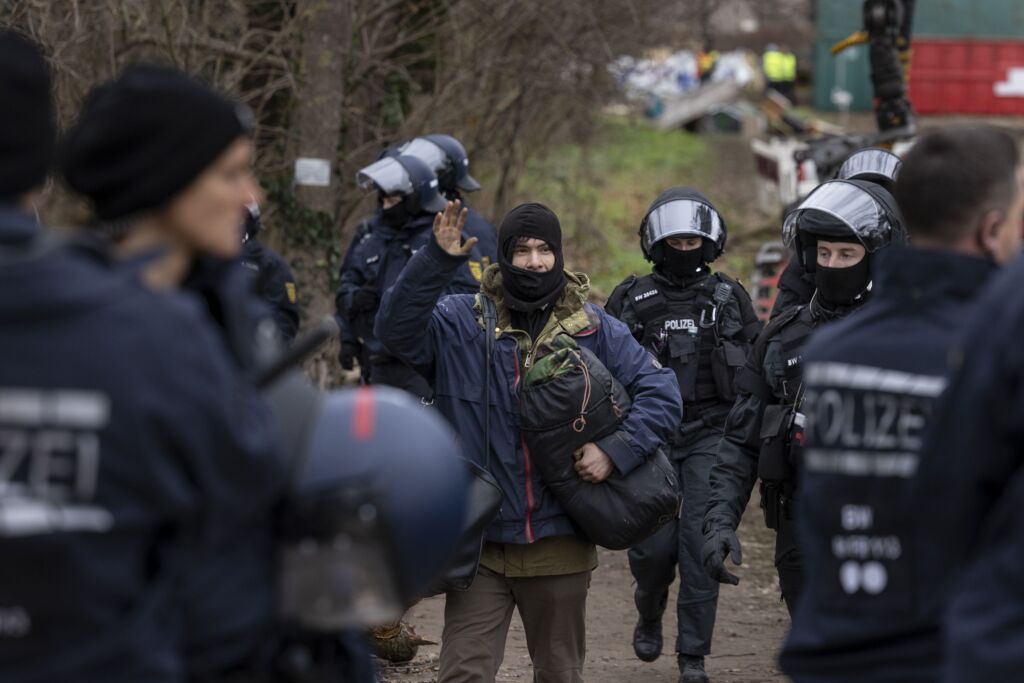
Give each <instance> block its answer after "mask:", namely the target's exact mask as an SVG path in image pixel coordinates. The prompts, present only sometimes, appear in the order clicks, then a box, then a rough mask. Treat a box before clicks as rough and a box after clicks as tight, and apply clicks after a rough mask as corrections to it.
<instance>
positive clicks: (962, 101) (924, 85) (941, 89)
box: [910, 38, 1024, 116]
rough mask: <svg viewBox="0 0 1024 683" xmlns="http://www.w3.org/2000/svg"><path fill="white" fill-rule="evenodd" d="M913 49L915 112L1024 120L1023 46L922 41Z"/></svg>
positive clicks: (1002, 42) (1019, 43)
mask: <svg viewBox="0 0 1024 683" xmlns="http://www.w3.org/2000/svg"><path fill="white" fill-rule="evenodd" d="M913 45H914V53H913V58H912V61H911V67H910V101H911V103H912V104H913V106H914V111H916V112H917V113H919V114H993V115H1000V116H1014V115H1017V116H1024V41H1014V40H979V39H974V40H964V39H944V38H923V39H917V40H914V43H913Z"/></svg>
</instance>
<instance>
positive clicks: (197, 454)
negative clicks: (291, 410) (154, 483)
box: [140, 320, 287, 543]
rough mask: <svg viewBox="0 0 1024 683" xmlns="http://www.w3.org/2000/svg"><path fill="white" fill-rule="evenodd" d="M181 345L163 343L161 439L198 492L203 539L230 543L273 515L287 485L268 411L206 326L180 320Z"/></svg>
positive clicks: (158, 406)
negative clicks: (260, 518) (251, 522)
mask: <svg viewBox="0 0 1024 683" xmlns="http://www.w3.org/2000/svg"><path fill="white" fill-rule="evenodd" d="M180 323H181V324H180V325H179V326H178V331H179V332H181V334H180V339H181V340H182V341H181V342H180V343H176V344H168V343H167V340H166V339H164V340H162V341H161V343H159V344H155V345H154V348H160V349H161V352H162V355H161V357H160V358H159V359H158V360H157V367H156V368H155V371H156V372H158V373H159V377H158V381H157V382H155V383H154V384H155V386H154V388H157V387H159V395H156V394H154V395H153V396H149V397H140V400H149V401H151V406H152V413H153V415H154V424H153V426H154V428H155V429H157V430H159V431H160V432H162V434H161V438H162V440H163V441H164V442H165V443H168V444H172V448H173V450H174V451H175V452H176V454H177V457H178V458H179V459H180V461H181V462H182V463H184V466H185V467H186V469H187V470H188V471H189V472H190V478H191V479H192V481H193V482H194V485H195V487H196V489H197V499H198V501H199V513H200V515H199V519H198V522H199V525H200V528H201V536H202V538H203V539H204V540H206V541H209V542H213V543H220V542H224V541H226V540H228V539H230V537H231V535H232V533H233V531H234V530H235V529H237V528H238V525H239V524H245V523H247V522H248V521H249V520H251V519H252V518H254V517H258V516H261V515H264V514H266V513H267V511H268V510H269V509H270V508H271V506H272V505H273V504H274V503H275V502H276V501H277V499H278V498H279V496H280V495H281V493H282V487H283V484H284V482H285V481H286V479H287V476H286V475H287V467H286V464H285V458H284V454H283V453H282V452H281V449H280V442H279V439H278V435H277V433H276V429H275V428H274V427H273V420H272V419H271V417H270V412H269V408H268V407H267V405H266V404H265V403H264V402H263V401H262V400H261V399H260V397H259V396H258V395H257V393H256V390H255V388H254V387H253V386H252V385H251V384H250V383H249V382H248V380H247V379H246V378H245V377H244V376H243V375H242V374H241V373H240V372H238V371H237V369H236V368H235V367H234V365H233V363H232V362H231V361H230V359H229V358H228V356H227V354H226V352H225V350H224V347H223V344H221V343H220V341H219V340H218V339H217V338H216V337H215V335H214V334H213V331H212V330H211V329H209V328H208V327H207V325H206V324H205V323H204V322H203V321H200V320H194V321H189V320H183V321H180Z"/></svg>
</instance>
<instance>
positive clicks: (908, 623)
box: [781, 126, 1024, 683]
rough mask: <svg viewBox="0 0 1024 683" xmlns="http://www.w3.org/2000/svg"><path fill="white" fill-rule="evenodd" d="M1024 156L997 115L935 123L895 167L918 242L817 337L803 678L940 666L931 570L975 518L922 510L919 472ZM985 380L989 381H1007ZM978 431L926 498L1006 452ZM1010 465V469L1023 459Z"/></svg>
mask: <svg viewBox="0 0 1024 683" xmlns="http://www.w3.org/2000/svg"><path fill="white" fill-rule="evenodd" d="M1019 162H1020V157H1019V153H1018V150H1017V144H1016V142H1015V140H1014V139H1013V137H1011V136H1010V135H1008V134H1006V133H1004V132H1001V131H998V130H997V129H994V128H989V127H981V126H979V127H960V128H945V129H938V130H934V131H929V132H928V133H926V134H924V135H922V136H921V137H920V138H919V139H918V141H917V142H916V143H915V145H914V147H913V148H912V149H911V150H910V152H909V153H908V154H907V157H906V162H905V164H904V165H903V169H902V171H901V174H900V177H899V179H898V180H897V182H896V195H895V196H896V198H897V200H898V201H899V204H900V208H901V209H902V213H903V216H904V218H905V220H906V223H907V227H908V229H909V231H910V232H911V234H912V235H913V242H912V246H913V248H908V249H891V250H889V251H888V252H887V253H885V254H883V255H881V258H879V259H878V268H877V271H878V274H877V277H876V279H875V281H876V283H877V284H878V289H877V292H875V294H874V296H873V298H872V300H871V301H870V302H869V303H868V304H867V305H866V306H865V307H864V309H863V311H862V312H861V313H859V314H858V315H857V318H856V319H850V320H844V321H841V322H837V323H836V324H834V325H830V326H828V327H826V328H825V329H822V330H821V331H820V332H818V333H816V334H815V335H814V337H813V338H812V339H811V341H810V343H808V345H807V347H806V350H805V352H804V366H805V370H804V385H805V388H806V399H805V401H804V412H805V413H806V414H807V431H806V433H805V436H806V449H805V451H804V459H803V466H802V468H801V473H800V521H799V529H800V544H801V549H802V550H803V551H804V560H805V563H806V568H807V572H806V573H807V581H806V586H805V589H804V594H803V598H802V600H801V603H800V608H799V609H798V610H797V613H796V615H795V617H794V620H793V629H792V631H791V632H790V635H789V638H788V639H787V641H786V645H785V648H784V649H783V653H782V657H781V663H782V666H783V669H784V670H785V671H786V673H787V674H789V675H790V676H791V677H792V678H793V679H794V680H796V681H799V682H800V683H804V682H817V681H836V682H841V681H865V680H870V681H907V682H922V683H924V682H929V683H934V682H936V681H938V680H939V679H940V677H941V668H940V665H941V661H942V652H941V646H940V620H941V617H942V614H941V608H942V606H944V605H943V600H941V599H938V595H939V594H940V593H942V590H941V588H940V583H939V582H937V581H936V580H934V579H935V578H936V577H940V576H943V575H945V574H946V572H949V571H951V568H952V566H954V565H955V564H956V562H955V561H953V559H952V557H950V556H946V557H945V558H942V557H941V555H942V552H941V549H942V548H943V547H950V546H955V545H956V543H955V542H953V539H954V538H955V537H956V536H957V534H956V532H955V531H954V530H955V529H963V526H962V519H961V520H958V521H957V522H954V523H951V524H950V523H946V522H947V520H946V519H945V518H944V514H942V513H939V514H935V515H931V514H919V512H918V511H919V510H929V512H931V511H932V510H930V508H932V507H935V506H934V503H931V501H922V500H917V499H916V498H915V496H914V486H915V481H916V479H917V473H918V472H919V471H923V472H924V473H925V474H926V476H927V475H928V474H932V475H934V474H935V473H936V470H931V471H930V472H929V470H930V465H931V463H929V462H928V461H927V458H928V456H929V453H927V452H924V451H923V445H924V443H925V440H926V436H927V434H928V433H929V431H930V427H931V425H932V424H934V423H933V420H932V415H933V413H934V409H935V407H936V405H937V401H938V400H939V399H940V397H941V396H942V395H943V394H944V393H945V388H946V386H947V381H946V374H947V370H948V366H949V359H950V357H951V356H952V355H954V354H952V353H951V352H952V351H953V349H954V348H956V347H958V346H960V339H961V338H962V336H963V332H964V328H965V324H966V322H967V321H968V320H969V319H970V318H971V312H972V310H973V309H974V308H975V306H976V304H975V298H976V295H977V294H978V293H979V292H980V291H981V289H982V287H983V286H984V285H985V284H986V282H987V281H988V280H989V279H990V277H991V276H992V275H993V274H994V272H995V271H996V268H997V266H998V265H1003V264H1006V263H1007V262H1009V261H1010V260H1012V259H1013V258H1015V257H1016V256H1017V253H1018V251H1019V245H1020V241H1021V227H1022V226H1021V216H1022V214H1024V191H1022V190H1024V188H1022V185H1021V177H1020V176H1019V175H1018V164H1019ZM964 178H967V179H969V182H964ZM951 188H953V189H954V190H953V191H951ZM1005 303H1006V301H1005V299H1004V300H1003V301H1001V302H1000V304H1001V305H1000V309H1001V310H1002V309H1003V304H1005ZM992 322H994V321H992V320H991V318H990V319H989V320H987V321H986V323H987V324H986V328H988V324H990V323H992ZM996 327H997V328H1000V329H1005V328H1004V327H1003V326H1002V325H997V326H996ZM991 331H992V330H991V329H986V334H988V333H990V332H991ZM968 348H971V347H968ZM979 351H980V349H971V351H970V352H969V353H968V354H967V355H973V354H975V353H978V352H979ZM956 355H959V354H956ZM983 356H984V357H985V358H986V359H994V358H996V357H1005V356H1003V354H997V353H983ZM1007 374H1009V373H1007ZM985 384H986V385H987V386H985V389H984V391H985V393H986V394H988V393H990V392H992V393H994V392H996V391H998V390H997V389H996V388H995V387H992V386H991V385H990V381H989V380H986V382H985ZM976 400H977V397H976V396H971V397H970V401H971V403H972V404H974V403H975V401H976ZM1000 402H1001V401H1000ZM973 409H974V408H973V405H972V408H971V410H973ZM966 416H967V415H966V414H965V412H964V411H958V412H957V413H955V414H954V415H952V416H951V417H950V419H949V421H950V423H951V424H953V425H955V428H956V430H957V431H960V430H966V431H971V430H972V427H973V425H972V424H971V422H965V420H964V418H965V417H966ZM985 431H989V430H985ZM991 431H994V432H999V431H1000V430H999V429H994V430H991ZM980 446H981V444H980V443H978V442H977V441H973V440H972V442H971V443H969V445H967V446H966V448H964V444H962V443H961V444H957V445H956V446H953V447H952V448H951V450H950V451H949V452H950V453H951V454H952V453H955V456H954V457H952V458H940V460H942V461H943V462H942V463H941V465H939V468H940V469H939V470H938V472H941V473H942V475H941V478H940V477H936V478H935V479H938V480H939V481H941V482H942V483H941V484H940V487H939V489H938V490H936V491H934V492H931V491H930V492H928V493H927V494H926V495H927V497H928V498H931V497H932V496H935V495H938V497H939V498H940V499H941V501H942V506H943V507H946V506H952V507H954V508H955V507H956V506H957V504H958V503H960V502H961V501H964V500H965V499H966V498H968V494H967V493H966V491H965V492H964V493H963V494H958V493H956V492H954V491H952V490H950V489H955V488H958V487H959V486H960V484H959V483H958V482H963V483H964V484H965V485H966V486H965V488H966V487H969V486H972V485H971V484H968V483H967V482H969V481H970V479H971V478H970V477H962V476H955V475H953V476H951V475H952V473H953V472H955V471H956V469H955V465H953V462H951V460H952V461H959V460H961V459H973V458H965V456H967V455H970V454H971V452H972V450H973V449H977V450H973V453H975V454H977V457H978V458H979V459H986V458H989V457H991V456H992V455H993V454H994V452H995V450H994V449H989V448H981V447H980ZM954 449H955V450H954ZM947 478H948V479H949V481H950V483H949V484H946V483H945V481H946V480H947ZM999 479H1001V480H1003V481H1005V480H1008V479H1010V470H1007V471H1005V472H1004V473H1003V475H1001V476H1000V477H999ZM926 481H927V479H926ZM979 488H980V487H979ZM993 493H994V492H993ZM985 498H986V499H987V500H988V501H991V500H994V498H995V496H994V495H992V496H988V495H986V496H985ZM960 512H961V513H962V512H963V511H962V510H961V511H960ZM973 531H974V530H973V529H972V534H973ZM926 558H927V559H926ZM921 566H924V568H925V569H926V571H924V572H921V571H919V567H921ZM1011 679H1012V677H1011V676H998V675H986V676H978V677H977V680H1011ZM958 680H959V679H958Z"/></svg>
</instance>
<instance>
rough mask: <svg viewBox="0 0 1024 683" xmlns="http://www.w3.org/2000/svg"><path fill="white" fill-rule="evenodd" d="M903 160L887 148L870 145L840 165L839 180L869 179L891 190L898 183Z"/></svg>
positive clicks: (837, 176) (837, 175)
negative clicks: (897, 179)
mask: <svg viewBox="0 0 1024 683" xmlns="http://www.w3.org/2000/svg"><path fill="white" fill-rule="evenodd" d="M902 165H903V161H902V160H900V158H899V157H898V156H896V155H895V154H893V153H892V152H890V151H889V150H886V149H879V148H877V147H869V148H867V149H862V150H858V151H856V152H854V153H853V154H851V155H850V156H849V157H847V159H846V161H844V162H843V165H842V166H840V167H839V172H838V173H837V174H836V178H837V179H839V180H869V181H871V182H873V183H878V184H879V185H881V186H882V187H884V188H885V189H886V190H888V191H889V192H892V188H893V186H894V185H895V184H896V178H897V176H898V175H899V173H900V167H901V166H902Z"/></svg>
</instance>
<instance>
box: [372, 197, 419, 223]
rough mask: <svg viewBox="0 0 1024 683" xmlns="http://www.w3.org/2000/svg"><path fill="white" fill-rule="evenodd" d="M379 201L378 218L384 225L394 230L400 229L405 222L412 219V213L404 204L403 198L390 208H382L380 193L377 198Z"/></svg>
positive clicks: (382, 200) (382, 199) (382, 201)
mask: <svg viewBox="0 0 1024 683" xmlns="http://www.w3.org/2000/svg"><path fill="white" fill-rule="evenodd" d="M379 202H380V207H381V209H380V219H381V221H382V222H383V223H384V225H386V226H388V227H389V228H394V229H395V230H399V229H401V228H402V227H403V226H404V225H405V224H406V223H408V222H409V221H410V220H411V219H412V214H410V213H409V209H408V208H407V207H406V205H405V198H404V197H403V198H402V201H400V202H398V203H397V204H395V205H394V206H392V207H391V208H390V209H385V208H384V196H383V195H381V196H380V198H379Z"/></svg>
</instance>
